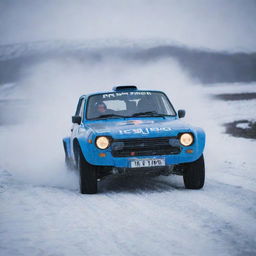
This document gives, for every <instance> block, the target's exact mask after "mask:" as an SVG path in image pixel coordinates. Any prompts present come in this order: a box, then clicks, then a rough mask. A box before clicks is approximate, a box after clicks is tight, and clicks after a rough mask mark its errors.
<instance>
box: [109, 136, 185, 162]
mask: <svg viewBox="0 0 256 256" xmlns="http://www.w3.org/2000/svg"><path fill="white" fill-rule="evenodd" d="M170 139H174V140H175V139H176V140H177V138H174V137H161V138H143V139H141V138H140V139H120V140H114V141H113V143H112V146H111V153H112V155H113V156H114V157H130V156H155V155H172V154H179V153H180V151H181V149H180V146H178V145H177V146H176V145H175V146H171V145H170V143H169V141H170ZM177 142H178V140H177Z"/></svg>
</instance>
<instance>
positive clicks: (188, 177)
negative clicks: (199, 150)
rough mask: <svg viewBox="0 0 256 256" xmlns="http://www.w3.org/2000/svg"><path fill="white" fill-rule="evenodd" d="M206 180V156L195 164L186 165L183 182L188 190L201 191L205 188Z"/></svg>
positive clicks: (201, 157)
mask: <svg viewBox="0 0 256 256" xmlns="http://www.w3.org/2000/svg"><path fill="white" fill-rule="evenodd" d="M204 180H205V167H204V156H203V155H201V156H200V157H199V159H197V160H196V161H195V162H192V163H187V164H185V168H184V173H183V181H184V185H185V188H187V189H201V188H202V187H203V186H204Z"/></svg>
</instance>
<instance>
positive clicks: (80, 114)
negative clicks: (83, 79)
mask: <svg viewBox="0 0 256 256" xmlns="http://www.w3.org/2000/svg"><path fill="white" fill-rule="evenodd" d="M84 103H85V99H83V100H82V103H81V107H80V111H79V114H78V115H79V116H81V117H82V120H83V116H84Z"/></svg>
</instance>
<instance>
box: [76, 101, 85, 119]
mask: <svg viewBox="0 0 256 256" xmlns="http://www.w3.org/2000/svg"><path fill="white" fill-rule="evenodd" d="M83 100H84V99H83V98H81V99H79V101H78V104H77V107H76V113H75V115H76V116H79V114H80V110H81V106H82V103H83Z"/></svg>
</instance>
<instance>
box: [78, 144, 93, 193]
mask: <svg viewBox="0 0 256 256" xmlns="http://www.w3.org/2000/svg"><path fill="white" fill-rule="evenodd" d="M77 160H78V161H77V162H78V163H77V164H78V171H79V184H80V193H81V194H96V193H97V167H96V166H94V165H91V164H89V163H88V162H87V161H86V160H85V158H84V156H83V153H82V151H81V149H80V150H79V154H78V159H77Z"/></svg>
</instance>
